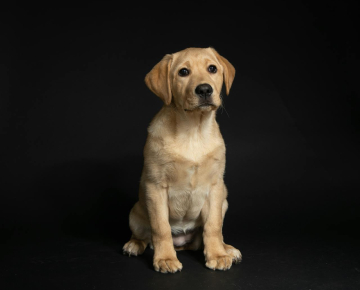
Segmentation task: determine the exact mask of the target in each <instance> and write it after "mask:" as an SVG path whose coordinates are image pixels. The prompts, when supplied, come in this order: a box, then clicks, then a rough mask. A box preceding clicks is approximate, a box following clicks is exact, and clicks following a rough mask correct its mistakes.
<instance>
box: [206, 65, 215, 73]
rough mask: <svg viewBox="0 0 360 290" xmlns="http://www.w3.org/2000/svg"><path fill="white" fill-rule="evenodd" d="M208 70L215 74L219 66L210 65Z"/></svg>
mask: <svg viewBox="0 0 360 290" xmlns="http://www.w3.org/2000/svg"><path fill="white" fill-rule="evenodd" d="M208 71H209V72H211V73H212V74H214V73H216V72H217V68H216V66H214V65H210V66H209V67H208Z"/></svg>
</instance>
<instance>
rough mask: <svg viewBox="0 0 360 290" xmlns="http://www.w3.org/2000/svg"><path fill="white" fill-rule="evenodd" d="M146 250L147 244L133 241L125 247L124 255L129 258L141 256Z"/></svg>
mask: <svg viewBox="0 0 360 290" xmlns="http://www.w3.org/2000/svg"><path fill="white" fill-rule="evenodd" d="M145 248H146V244H145V243H144V242H143V241H141V240H135V239H131V240H130V241H128V242H127V243H126V244H125V245H124V247H123V253H124V255H129V257H130V256H131V255H132V256H137V255H141V254H142V253H143V252H144V251H145Z"/></svg>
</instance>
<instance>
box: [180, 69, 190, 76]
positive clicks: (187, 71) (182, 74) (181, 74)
mask: <svg viewBox="0 0 360 290" xmlns="http://www.w3.org/2000/svg"><path fill="white" fill-rule="evenodd" d="M189 73H190V72H189V70H188V69H186V68H182V69H181V70H179V76H181V77H185V76H187V75H188V74H189Z"/></svg>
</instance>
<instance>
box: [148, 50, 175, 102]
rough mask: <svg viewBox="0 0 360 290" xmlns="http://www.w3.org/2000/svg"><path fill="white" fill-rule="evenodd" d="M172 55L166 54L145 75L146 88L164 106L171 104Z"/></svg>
mask: <svg viewBox="0 0 360 290" xmlns="http://www.w3.org/2000/svg"><path fill="white" fill-rule="evenodd" d="M171 62H172V55H171V54H167V55H165V56H164V57H163V59H162V60H161V61H160V62H159V63H158V64H156V65H155V66H154V67H153V68H152V70H151V71H150V72H149V73H148V74H147V75H146V77H145V83H146V85H147V86H148V88H149V89H150V90H151V91H152V92H153V93H154V94H155V95H157V96H158V97H159V98H160V99H162V100H163V101H164V103H165V104H166V105H170V103H171V96H172V93H171V87H170V67H171Z"/></svg>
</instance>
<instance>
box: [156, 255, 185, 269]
mask: <svg viewBox="0 0 360 290" xmlns="http://www.w3.org/2000/svg"><path fill="white" fill-rule="evenodd" d="M182 267H183V266H182V264H181V263H180V261H179V260H178V259H177V258H176V257H173V258H157V259H154V268H155V271H157V272H161V273H176V272H177V271H181V269H182Z"/></svg>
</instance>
